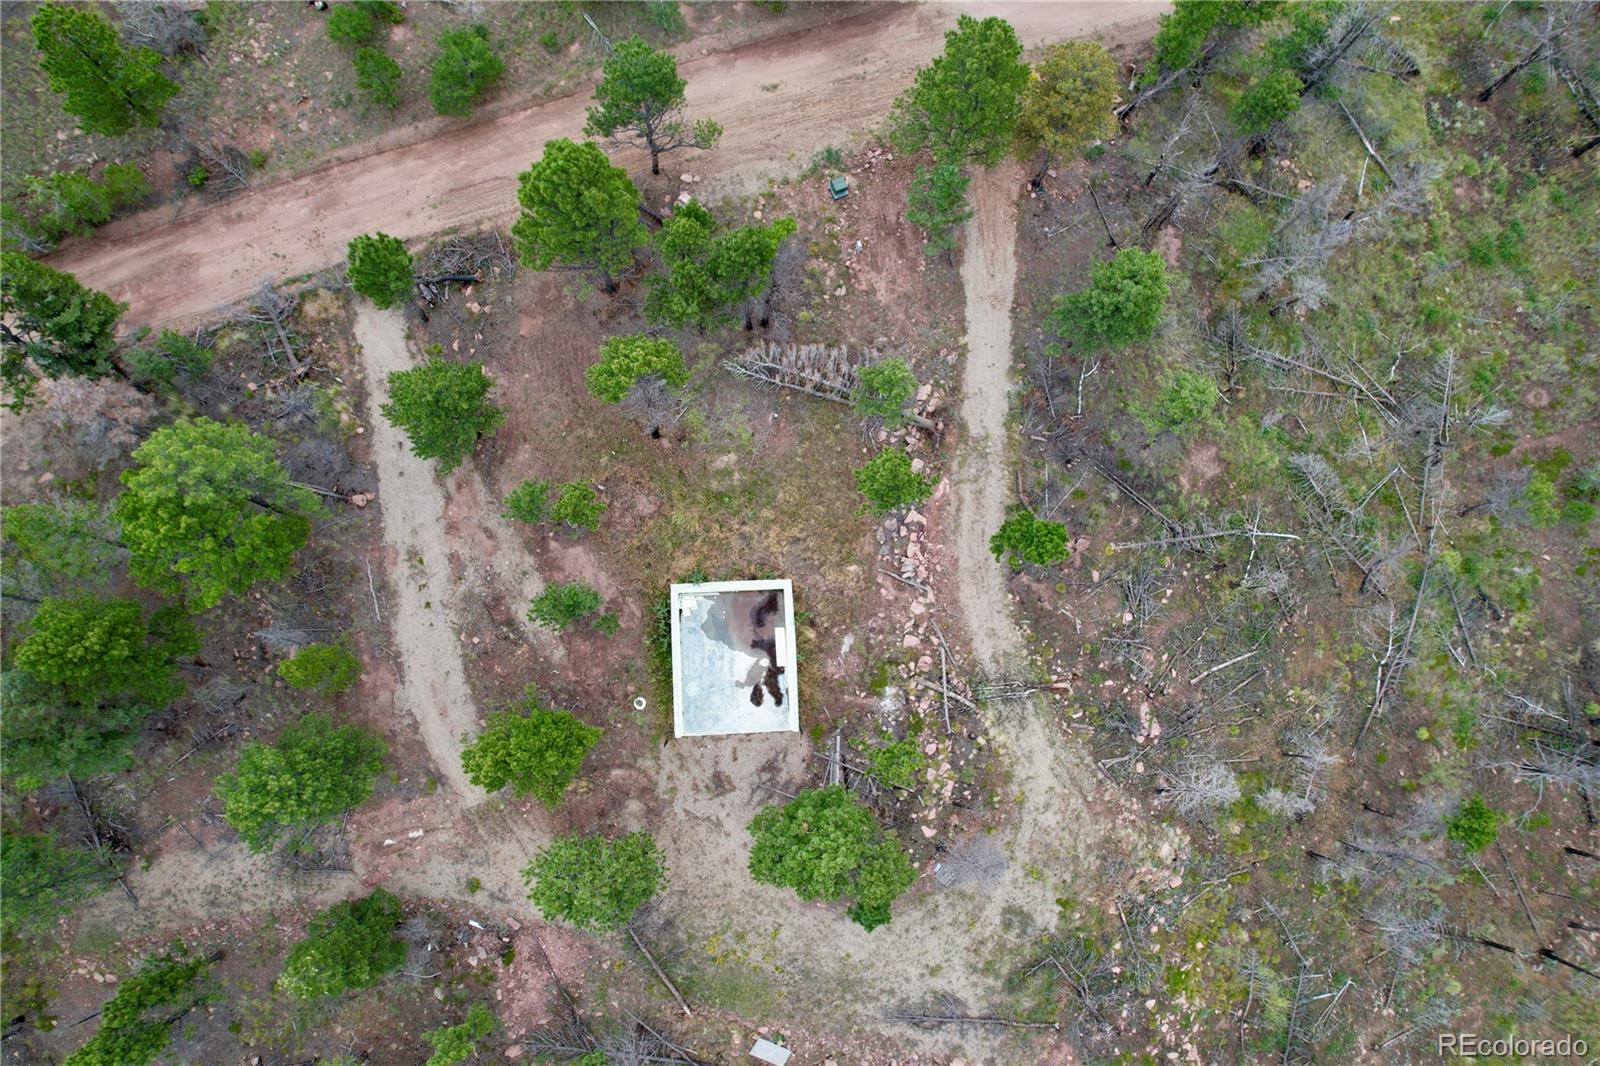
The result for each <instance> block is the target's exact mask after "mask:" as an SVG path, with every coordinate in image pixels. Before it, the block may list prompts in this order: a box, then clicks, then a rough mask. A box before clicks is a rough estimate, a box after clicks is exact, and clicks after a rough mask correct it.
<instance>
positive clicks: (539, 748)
mask: <svg viewBox="0 0 1600 1066" xmlns="http://www.w3.org/2000/svg"><path fill="white" fill-rule="evenodd" d="M599 739H600V730H598V729H596V728H594V727H593V726H590V725H585V724H584V723H583V722H581V721H579V720H578V719H577V718H575V717H574V716H573V715H571V714H569V713H568V712H566V711H561V710H555V709H553V708H550V707H544V706H541V705H540V703H539V701H538V699H537V698H536V697H535V696H534V693H533V689H532V687H531V686H530V687H529V689H528V693H527V695H526V696H525V697H524V698H523V700H522V703H521V704H520V705H519V706H516V707H511V708H508V709H506V710H503V711H496V712H494V713H493V714H491V715H490V716H489V721H488V724H487V725H486V726H485V727H484V730H483V732H481V733H479V734H478V735H477V736H476V737H474V738H473V740H472V741H471V742H470V743H469V744H468V745H467V746H466V747H465V748H464V749H463V750H462V752H461V767H462V769H463V770H465V771H466V773H467V778H468V780H470V781H471V782H472V783H473V784H475V785H477V786H478V787H479V788H482V789H484V790H486V791H488V792H496V791H498V790H500V789H502V788H504V787H506V786H507V785H510V786H511V789H512V791H513V792H515V793H516V794H517V795H519V796H527V795H533V796H537V797H538V798H539V801H540V802H541V803H543V804H544V805H545V806H546V807H555V806H557V805H558V804H560V802H561V796H562V794H563V793H564V792H566V790H567V786H568V785H569V784H571V783H572V779H573V778H574V777H577V776H578V770H579V768H581V767H582V765H583V759H584V756H586V755H588V754H589V749H590V748H592V747H594V746H595V743H596V742H597V741H599Z"/></svg>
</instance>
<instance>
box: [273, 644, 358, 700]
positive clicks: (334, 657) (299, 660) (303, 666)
mask: <svg viewBox="0 0 1600 1066" xmlns="http://www.w3.org/2000/svg"><path fill="white" fill-rule="evenodd" d="M278 676H279V677H281V678H283V679H284V680H285V681H287V682H288V683H289V684H291V685H293V686H294V687H295V688H297V689H301V690H303V691H316V692H318V693H320V694H321V695H324V696H337V695H338V694H339V693H341V692H343V691H344V690H345V689H347V688H349V687H350V686H351V685H354V684H355V683H356V682H357V681H359V680H360V679H361V660H360V659H358V658H356V657H355V655H354V654H352V653H351V651H350V649H349V648H347V647H345V646H344V645H343V644H307V645H306V646H305V647H303V648H300V649H299V650H298V651H296V652H295V653H294V656H293V658H289V659H285V660H283V662H281V663H279V664H278Z"/></svg>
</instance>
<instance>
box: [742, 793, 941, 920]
mask: <svg viewBox="0 0 1600 1066" xmlns="http://www.w3.org/2000/svg"><path fill="white" fill-rule="evenodd" d="M750 835H751V836H752V837H754V838H755V844H754V846H752V847H751V849H750V876H752V877H754V878H755V879H756V880H757V881H760V882H761V883H762V884H766V885H781V886H784V887H787V888H792V889H794V890H795V892H796V893H798V894H799V896H800V898H801V899H825V900H850V901H851V907H850V917H851V918H852V919H853V920H854V921H855V922H856V923H857V924H859V925H861V926H863V927H865V928H866V929H869V930H870V929H875V928H877V927H878V926H880V925H882V924H884V923H885V922H887V921H888V920H889V907H890V904H892V903H893V902H894V901H895V899H896V897H898V896H899V895H900V893H902V892H904V891H905V890H906V889H907V888H909V887H911V883H912V882H913V881H915V880H916V879H917V872H916V870H915V868H914V867H912V865H911V860H910V859H908V858H906V855H905V852H904V851H902V850H901V849H900V845H899V842H898V841H896V840H895V838H894V836H893V835H892V834H890V833H888V832H886V831H885V830H884V829H883V827H882V826H880V825H879V824H878V820H877V819H876V818H874V817H873V816H872V812H871V811H869V810H868V809H867V808H866V807H865V806H864V805H863V804H862V803H861V802H860V801H859V800H857V799H856V798H855V797H854V796H852V795H851V794H850V793H849V792H847V791H845V789H844V788H843V787H842V786H840V785H833V786H830V787H828V788H812V789H806V790H805V791H803V792H801V793H800V794H799V795H798V796H796V797H795V798H794V799H793V800H791V801H789V802H788V803H786V804H783V805H782V806H771V807H766V808H764V809H762V810H761V811H760V812H759V813H757V814H756V816H755V818H754V819H753V820H752V821H751V822H750Z"/></svg>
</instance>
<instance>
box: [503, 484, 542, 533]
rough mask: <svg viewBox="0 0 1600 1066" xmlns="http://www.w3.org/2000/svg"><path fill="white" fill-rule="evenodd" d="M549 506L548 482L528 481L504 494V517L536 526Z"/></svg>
mask: <svg viewBox="0 0 1600 1066" xmlns="http://www.w3.org/2000/svg"><path fill="white" fill-rule="evenodd" d="M549 506H550V482H548V481H542V480H537V479H530V480H527V481H524V482H522V483H521V484H520V485H518V486H517V487H516V488H514V489H512V490H511V491H510V492H508V493H506V499H505V516H506V517H507V518H515V519H516V520H517V521H519V522H526V523H528V524H529V525H530V526H536V525H538V524H539V523H540V522H543V521H544V513H545V511H546V510H548V509H549Z"/></svg>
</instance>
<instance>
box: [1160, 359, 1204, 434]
mask: <svg viewBox="0 0 1600 1066" xmlns="http://www.w3.org/2000/svg"><path fill="white" fill-rule="evenodd" d="M1217 396H1218V393H1217V383H1216V382H1215V381H1213V380H1212V379H1211V378H1209V377H1207V376H1206V375H1204V374H1201V373H1197V372H1196V371H1193V370H1179V371H1178V372H1177V373H1176V374H1174V375H1173V376H1172V380H1171V381H1170V382H1168V383H1167V387H1166V388H1165V389H1163V390H1162V391H1161V398H1160V399H1159V400H1158V401H1156V421H1157V422H1158V423H1159V424H1160V425H1161V427H1162V428H1163V429H1188V428H1190V427H1192V426H1195V425H1197V424H1199V423H1201V422H1204V421H1205V420H1206V419H1207V418H1210V417H1211V410H1212V408H1214V407H1216V406H1217Z"/></svg>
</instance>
